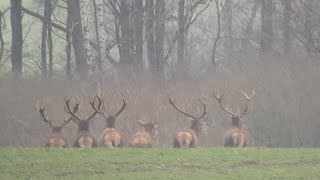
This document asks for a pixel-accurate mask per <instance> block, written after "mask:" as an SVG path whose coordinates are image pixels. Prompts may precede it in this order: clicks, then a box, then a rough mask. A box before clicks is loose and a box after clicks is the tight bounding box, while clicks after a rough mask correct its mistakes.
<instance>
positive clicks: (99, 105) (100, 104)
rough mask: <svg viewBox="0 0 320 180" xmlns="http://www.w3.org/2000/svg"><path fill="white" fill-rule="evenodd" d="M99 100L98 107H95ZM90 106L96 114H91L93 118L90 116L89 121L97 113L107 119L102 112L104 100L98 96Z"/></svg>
mask: <svg viewBox="0 0 320 180" xmlns="http://www.w3.org/2000/svg"><path fill="white" fill-rule="evenodd" d="M97 99H98V107H96V106H95V104H96V100H97ZM90 105H91V107H92V109H93V110H94V112H93V113H92V114H91V116H89V117H88V118H87V121H89V120H91V119H92V118H93V117H94V116H95V115H96V114H97V113H99V114H101V115H102V116H104V117H105V115H104V113H102V112H101V111H100V110H101V108H102V107H103V101H102V99H101V98H100V97H99V96H98V95H96V96H95V97H94V98H93V99H92V100H91V101H90Z"/></svg>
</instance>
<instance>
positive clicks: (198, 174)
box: [0, 148, 320, 179]
mask: <svg viewBox="0 0 320 180" xmlns="http://www.w3.org/2000/svg"><path fill="white" fill-rule="evenodd" d="M0 178H1V179H320V150H318V149H264V148H259V149H225V148H216V149H185V150H181V149H180V150H175V149H146V150H141V149H42V148H2V149H0Z"/></svg>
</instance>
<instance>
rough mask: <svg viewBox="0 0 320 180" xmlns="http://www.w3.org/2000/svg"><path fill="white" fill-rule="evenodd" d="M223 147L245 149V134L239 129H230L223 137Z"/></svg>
mask: <svg viewBox="0 0 320 180" xmlns="http://www.w3.org/2000/svg"><path fill="white" fill-rule="evenodd" d="M224 146H225V147H246V146H247V133H246V132H245V131H244V130H242V129H239V128H230V129H228V130H227V132H226V133H225V135H224Z"/></svg>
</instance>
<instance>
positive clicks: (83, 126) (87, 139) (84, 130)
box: [64, 96, 102, 147]
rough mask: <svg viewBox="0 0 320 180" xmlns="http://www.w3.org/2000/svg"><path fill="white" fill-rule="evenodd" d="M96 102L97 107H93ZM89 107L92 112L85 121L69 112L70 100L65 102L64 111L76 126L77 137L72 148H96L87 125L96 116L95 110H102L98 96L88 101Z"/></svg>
mask: <svg viewBox="0 0 320 180" xmlns="http://www.w3.org/2000/svg"><path fill="white" fill-rule="evenodd" d="M96 100H98V106H97V107H95V105H96ZM90 105H91V107H92V108H93V109H94V112H93V113H92V114H91V115H90V116H89V117H87V118H86V119H81V118H80V117H78V116H77V115H76V114H75V113H73V112H72V111H71V109H70V99H67V100H65V106H64V107H65V108H64V109H65V111H66V112H67V113H69V114H70V115H71V116H72V118H71V120H72V121H73V122H74V123H75V124H77V125H78V137H77V138H76V140H75V142H74V144H73V147H97V142H96V140H95V139H94V137H93V136H92V135H91V133H90V131H89V123H90V121H91V120H92V119H93V117H94V116H95V115H96V114H98V111H97V110H100V109H101V108H102V101H101V99H100V98H98V96H95V97H94V98H93V99H92V100H91V101H90Z"/></svg>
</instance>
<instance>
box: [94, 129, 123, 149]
mask: <svg viewBox="0 0 320 180" xmlns="http://www.w3.org/2000/svg"><path fill="white" fill-rule="evenodd" d="M121 146H122V137H121V134H120V132H119V131H117V130H116V129H114V128H106V129H104V131H103V132H102V134H101V136H100V138H99V147H121Z"/></svg>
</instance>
